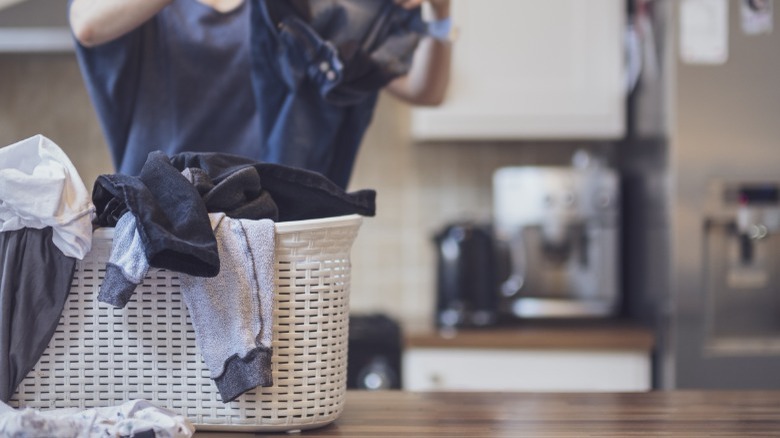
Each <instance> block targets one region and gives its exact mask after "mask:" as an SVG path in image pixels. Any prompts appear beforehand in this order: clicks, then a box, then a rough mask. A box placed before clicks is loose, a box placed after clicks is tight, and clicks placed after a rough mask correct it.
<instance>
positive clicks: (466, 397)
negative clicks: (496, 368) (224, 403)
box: [195, 391, 780, 438]
mask: <svg viewBox="0 0 780 438" xmlns="http://www.w3.org/2000/svg"><path fill="white" fill-rule="evenodd" d="M195 436H196V438H209V437H218V436H219V437H225V436H234V437H236V438H238V437H241V436H253V434H224V433H216V432H210V433H196V434H195ZM256 436H264V437H270V436H287V437H289V436H291V435H288V434H273V435H271V434H257V435H256ZM293 436H295V435H293ZM300 436H301V437H303V438H312V437H639V436H642V437H645V436H663V437H704V436H708V437H769V436H780V391H725V392H724V391H685V392H677V391H671V392H648V393H582V394H550V393H546V394H530V393H411V392H403V391H385V392H366V391H350V392H349V393H348V395H347V404H346V408H345V410H344V413H343V414H342V415H341V417H340V418H339V419H338V420H336V422H335V423H332V424H330V425H328V426H325V427H323V428H320V429H313V430H309V431H304V432H301V434H300Z"/></svg>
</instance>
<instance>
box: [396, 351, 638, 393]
mask: <svg viewBox="0 0 780 438" xmlns="http://www.w3.org/2000/svg"><path fill="white" fill-rule="evenodd" d="M650 386H651V383H650V358H649V356H648V354H647V352H644V351H639V350H637V351H607V350H605V351H574V350H571V351H570V350H491V349H468V348H411V349H407V350H405V351H404V356H403V387H404V389H405V390H409V391H534V392H542V391H557V392H580V391H589V392H590V391H609V392H614V391H619V392H622V391H647V390H649V389H650Z"/></svg>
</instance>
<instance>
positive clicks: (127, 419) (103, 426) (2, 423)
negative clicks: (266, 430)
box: [0, 400, 195, 438]
mask: <svg viewBox="0 0 780 438" xmlns="http://www.w3.org/2000/svg"><path fill="white" fill-rule="evenodd" d="M151 433H153V434H154V435H149V434H151ZM194 433H195V427H194V426H193V425H192V423H190V422H189V420H187V419H186V418H184V417H183V416H181V415H177V414H175V413H173V412H171V411H168V410H166V409H162V408H158V407H157V406H154V405H152V404H151V403H149V402H148V401H146V400H132V401H128V402H125V403H123V404H121V405H119V406H111V407H105V408H94V409H87V410H83V411H79V410H77V409H52V410H48V411H36V410H34V409H20V410H16V409H13V408H11V407H10V406H8V405H6V404H5V403H2V402H0V436H8V437H11V436H12V437H18V438H33V437H36V438H37V437H48V438H60V437H62V438H65V437H68V438H76V437H77V438H88V437H90V438H91V437H102V438H114V437H116V438H119V437H131V436H154V437H157V438H190V437H191V436H192V435H193V434H194Z"/></svg>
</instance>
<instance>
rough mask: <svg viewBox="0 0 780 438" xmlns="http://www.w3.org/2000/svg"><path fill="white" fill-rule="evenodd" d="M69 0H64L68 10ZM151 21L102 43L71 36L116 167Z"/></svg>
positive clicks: (133, 103) (128, 121)
mask: <svg viewBox="0 0 780 438" xmlns="http://www.w3.org/2000/svg"><path fill="white" fill-rule="evenodd" d="M72 3H73V0H68V10H70V6H71V4H72ZM152 28H153V22H152V21H150V22H147V23H146V24H144V25H142V26H140V27H138V28H136V29H134V30H132V31H130V32H129V33H127V34H125V35H123V36H121V37H119V38H117V39H115V40H112V41H110V42H108V43H105V44H100V45H97V46H94V47H85V46H83V45H81V44H80V43H79V42H78V40H76V39H75V38H74V46H75V50H76V56H77V58H78V62H79V67H80V68H81V73H82V76H83V78H84V83H85V85H86V88H87V91H88V92H89V95H90V98H91V99H92V104H93V105H94V107H95V111H96V112H97V116H98V119H99V120H100V124H101V126H102V128H103V131H104V134H105V136H106V140H107V141H108V144H109V148H110V150H111V154H112V158H113V161H114V166H115V167H116V168H118V166H119V162H120V160H121V159H122V156H123V155H124V153H125V151H124V148H125V145H126V144H127V139H128V135H129V132H130V124H131V122H132V120H133V113H134V110H135V105H136V96H137V94H138V87H139V85H138V84H139V80H140V71H141V63H142V49H143V45H144V40H146V39H148V37H147V36H146V35H147V34H148V33H149V32H150V31H153V29H152Z"/></svg>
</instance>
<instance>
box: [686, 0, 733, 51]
mask: <svg viewBox="0 0 780 438" xmlns="http://www.w3.org/2000/svg"><path fill="white" fill-rule="evenodd" d="M728 43H729V5H728V0H683V1H682V2H681V3H680V58H681V60H682V62H684V63H687V64H723V63H725V62H726V60H728V55H729V47H728Z"/></svg>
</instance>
